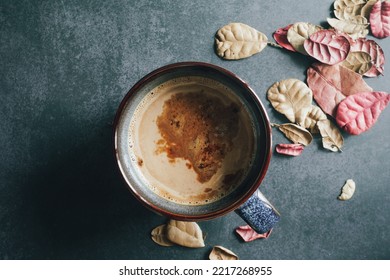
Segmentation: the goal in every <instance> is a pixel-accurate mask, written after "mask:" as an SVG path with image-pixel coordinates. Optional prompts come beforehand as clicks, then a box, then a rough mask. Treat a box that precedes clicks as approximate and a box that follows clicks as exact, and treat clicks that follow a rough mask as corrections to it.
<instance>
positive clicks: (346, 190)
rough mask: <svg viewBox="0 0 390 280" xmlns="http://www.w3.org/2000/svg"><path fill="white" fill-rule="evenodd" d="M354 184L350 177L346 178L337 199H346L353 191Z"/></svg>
mask: <svg viewBox="0 0 390 280" xmlns="http://www.w3.org/2000/svg"><path fill="white" fill-rule="evenodd" d="M355 189H356V184H355V182H354V181H353V180H352V179H348V180H347V181H346V182H345V185H344V186H343V187H342V188H341V194H340V195H339V196H338V197H337V198H338V199H339V200H348V199H350V198H351V197H352V196H353V194H354V193H355Z"/></svg>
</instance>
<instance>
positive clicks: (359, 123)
mask: <svg viewBox="0 0 390 280" xmlns="http://www.w3.org/2000/svg"><path fill="white" fill-rule="evenodd" d="M389 101H390V95H389V94H387V93H386V92H380V91H375V92H362V93H358V94H355V95H351V96H348V97H347V98H346V99H344V100H343V101H342V102H341V103H340V104H339V106H338V108H337V114H336V121H337V124H338V125H339V126H340V127H341V128H342V129H344V130H345V131H346V132H348V133H350V134H354V135H358V134H360V133H362V132H364V131H366V130H368V129H369V128H370V127H372V126H373V125H374V124H375V122H376V121H377V119H378V117H379V115H380V114H381V112H382V111H383V110H384V109H385V107H386V106H387V104H388V103H389Z"/></svg>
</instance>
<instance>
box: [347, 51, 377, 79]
mask: <svg viewBox="0 0 390 280" xmlns="http://www.w3.org/2000/svg"><path fill="white" fill-rule="evenodd" d="M341 65H343V66H344V67H347V68H348V69H351V70H352V71H354V72H356V73H358V74H360V75H363V74H364V73H366V72H367V71H368V70H370V69H371V67H372V63H371V56H370V54H369V53H366V52H349V54H348V56H347V58H346V59H345V60H344V61H343V62H342V63H341Z"/></svg>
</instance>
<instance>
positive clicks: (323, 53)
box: [303, 30, 350, 65]
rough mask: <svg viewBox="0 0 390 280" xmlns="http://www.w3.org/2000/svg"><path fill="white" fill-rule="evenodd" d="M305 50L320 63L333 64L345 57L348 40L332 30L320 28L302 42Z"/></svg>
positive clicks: (347, 50)
mask: <svg viewBox="0 0 390 280" xmlns="http://www.w3.org/2000/svg"><path fill="white" fill-rule="evenodd" d="M303 46H304V48H305V50H306V52H307V53H308V54H309V55H310V56H312V57H314V58H315V59H317V60H318V61H321V62H322V63H325V64H329V65H334V64H336V63H339V62H341V61H343V60H345V59H346V58H347V55H348V53H349V49H350V44H349V41H348V40H347V39H346V38H345V37H344V36H341V35H337V34H336V32H335V31H332V30H320V31H317V32H316V33H314V34H312V35H311V36H310V37H309V39H306V40H305V42H304V44H303Z"/></svg>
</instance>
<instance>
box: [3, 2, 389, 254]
mask: <svg viewBox="0 0 390 280" xmlns="http://www.w3.org/2000/svg"><path fill="white" fill-rule="evenodd" d="M332 2H333V1H331V0H328V1H322V0H321V1H320V0H317V1H310V0H304V1H294V3H293V2H292V1H287V0H281V1H255V0H253V1H249V0H245V1H243V0H234V1H233V0H227V1H221V0H218V1H209V0H202V1H152V0H147V1H124V0H122V1H120V0H117V1H111V0H108V1H87V0H86V1H76V0H70V1H66V0H63V1H59V0H54V1H27V0H26V1H14V0H0V147H1V148H0V258H3V259H206V258H207V256H208V253H209V252H210V250H211V248H212V246H214V245H222V246H225V247H227V248H229V249H231V250H233V251H234V252H236V253H237V254H238V255H239V257H240V258H241V259H389V258H390V239H389V232H390V203H389V202H390V194H389V193H390V192H389V190H390V189H389V185H390V183H389V170H390V168H389V167H390V164H389V156H390V152H389V150H390V144H389V143H390V135H389V123H390V110H389V108H387V109H386V110H385V111H384V113H383V114H382V115H381V116H380V118H379V121H378V123H377V124H376V125H375V126H374V127H373V128H372V129H371V130H369V131H368V132H366V133H364V134H362V135H360V136H355V137H351V136H347V135H345V147H344V152H343V153H331V152H328V151H326V150H324V149H322V148H321V143H320V139H318V138H316V139H315V141H314V143H313V144H312V145H310V146H309V147H307V148H306V149H305V151H304V152H303V154H302V155H301V156H300V157H297V158H286V157H283V156H280V155H276V154H274V156H273V158H272V160H271V164H270V167H269V171H268V173H267V176H266V178H265V181H264V183H263V185H262V187H261V188H262V190H263V192H264V194H265V195H266V196H267V197H268V198H269V200H270V201H272V202H273V204H274V205H275V206H276V207H277V208H278V210H279V211H280V212H281V213H282V220H281V221H280V223H279V224H278V225H277V226H276V227H275V228H274V231H273V233H272V235H271V236H270V237H269V239H267V240H257V241H254V242H251V243H243V242H242V241H241V240H240V239H239V238H238V237H237V236H236V235H235V233H234V229H235V227H237V226H239V225H243V224H244V223H243V221H242V220H241V219H240V218H239V217H238V216H237V215H235V214H234V213H231V214H228V215H226V216H224V217H222V218H218V219H215V220H213V221H207V222H201V223H200V226H201V227H202V229H203V231H204V232H205V233H206V234H207V239H206V247H205V248H202V249H188V248H181V247H171V248H163V247H160V246H158V245H156V244H154V243H153V242H152V241H151V240H150V237H149V234H150V231H151V230H152V229H153V228H154V227H155V226H157V225H160V224H162V223H164V222H165V218H163V217H161V216H158V215H156V214H154V213H152V212H150V211H148V210H146V209H145V208H144V207H143V206H141V205H140V204H139V203H138V202H137V201H136V200H135V199H134V198H133V197H132V196H131V195H130V193H129V192H128V190H127V189H126V187H125V185H124V184H123V182H122V180H121V178H120V174H119V172H117V170H116V165H115V161H114V158H113V155H112V142H111V133H112V127H111V123H112V121H113V118H114V114H115V111H116V108H117V106H118V105H119V103H120V101H121V99H122V98H123V97H124V95H125V94H126V92H127V91H128V90H129V89H130V87H131V86H132V85H133V84H134V83H136V82H137V81H138V80H139V79H140V78H141V77H143V76H144V75H146V74H147V73H149V72H150V71H152V70H154V69H156V68H158V67H160V66H163V65H166V64H168V63H173V62H178V61H204V62H210V63H214V64H217V65H219V66H222V67H225V68H227V69H228V70H231V71H233V72H235V73H236V74H238V75H239V76H240V77H241V78H243V79H244V80H246V81H247V82H248V83H249V84H250V85H251V86H252V88H253V89H254V90H255V91H256V92H257V94H258V95H259V96H260V98H261V100H262V101H263V103H264V105H265V106H266V108H267V111H268V113H269V116H270V119H271V121H273V122H279V123H281V122H284V121H285V119H284V118H283V117H282V116H281V115H279V114H278V113H276V112H275V111H274V110H273V109H272V108H271V107H270V104H269V102H268V101H267V100H266V91H267V89H268V88H269V87H270V86H271V85H272V84H273V83H274V82H276V81H278V80H281V79H286V78H290V77H291V78H297V79H301V80H305V78H306V76H305V71H306V69H307V67H308V66H309V65H310V64H311V63H312V62H313V61H312V60H309V59H308V58H305V57H304V56H303V55H300V54H296V53H290V52H288V51H283V50H280V49H276V48H272V47H267V48H266V49H265V50H264V51H263V52H261V53H260V54H257V55H255V56H253V57H251V58H249V59H245V60H242V61H223V60H221V59H219V58H218V57H217V56H216V55H215V54H214V51H213V37H214V34H215V32H216V31H217V30H218V29H219V28H220V27H222V26H223V25H225V24H227V23H229V22H234V21H236V22H244V23H246V24H249V25H251V26H252V27H254V28H256V29H258V30H260V31H262V32H263V33H265V34H266V35H267V36H268V37H269V38H272V36H271V35H272V32H273V31H274V30H276V29H277V28H278V27H282V26H285V25H287V24H289V23H293V22H297V21H307V22H312V23H315V24H324V25H325V24H326V23H325V21H326V18H327V17H331V16H332V13H331V10H332ZM292 6H293V7H292ZM378 42H379V44H380V45H381V46H382V48H383V49H384V51H385V55H386V57H388V58H390V39H389V38H388V39H383V40H378ZM389 69H390V66H388V65H386V70H385V75H384V76H382V77H379V78H371V79H366V81H367V83H368V84H369V85H370V86H371V87H373V88H374V89H376V90H382V91H387V92H389V91H390V82H389V76H390V72H389ZM273 141H274V143H275V144H276V143H286V142H287V140H286V139H285V138H284V137H283V135H282V134H281V133H279V132H278V131H276V130H275V131H274V134H273ZM348 178H353V179H354V180H355V181H356V183H357V191H356V193H355V196H354V197H353V198H352V200H350V201H347V202H341V201H338V200H337V199H336V198H337V196H338V194H339V191H340V188H341V186H342V185H343V184H344V181H345V180H346V179H348Z"/></svg>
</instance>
